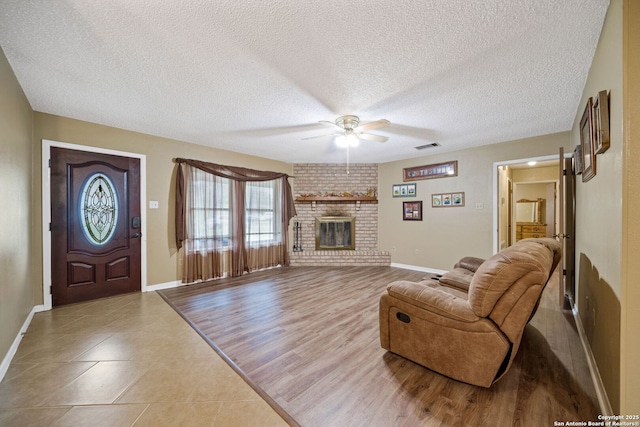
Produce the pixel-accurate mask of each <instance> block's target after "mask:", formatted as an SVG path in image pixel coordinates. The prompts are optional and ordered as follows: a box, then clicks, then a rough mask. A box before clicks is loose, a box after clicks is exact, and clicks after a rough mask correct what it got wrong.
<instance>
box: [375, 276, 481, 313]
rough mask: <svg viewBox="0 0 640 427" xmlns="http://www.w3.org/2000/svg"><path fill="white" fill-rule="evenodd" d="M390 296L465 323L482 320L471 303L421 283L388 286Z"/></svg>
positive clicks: (396, 283) (395, 283) (399, 282)
mask: <svg viewBox="0 0 640 427" xmlns="http://www.w3.org/2000/svg"><path fill="white" fill-rule="evenodd" d="M387 292H388V293H389V295H390V296H392V297H394V298H397V299H399V300H401V301H404V302H406V303H408V304H411V305H414V306H416V307H419V308H421V309H423V310H427V311H430V312H432V313H437V314H440V315H442V316H445V317H448V318H451V319H455V320H461V321H464V322H477V321H478V320H480V319H481V318H480V317H478V316H476V315H475V313H474V312H473V311H472V310H471V306H469V303H468V302H467V301H466V300H465V299H462V298H458V297H456V296H455V295H452V294H450V293H448V292H445V291H443V290H441V289H438V286H436V287H431V286H426V285H424V284H421V283H415V282H408V281H397V282H393V283H390V284H389V285H387Z"/></svg>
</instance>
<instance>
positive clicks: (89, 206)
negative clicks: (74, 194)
mask: <svg viewBox="0 0 640 427" xmlns="http://www.w3.org/2000/svg"><path fill="white" fill-rule="evenodd" d="M80 223H81V224H82V230H83V231H84V234H85V236H86V237H87V239H88V240H89V241H90V242H91V243H93V244H95V245H104V244H105V243H107V242H108V241H109V240H111V238H112V237H113V235H114V234H115V231H116V225H117V223H118V195H117V194H116V190H115V186H114V185H113V181H111V179H109V177H108V176H106V175H105V174H103V173H96V174H93V175H91V176H90V177H89V178H87V181H86V182H85V184H84V187H83V188H82V191H81V192H80Z"/></svg>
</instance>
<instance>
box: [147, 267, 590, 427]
mask: <svg viewBox="0 0 640 427" xmlns="http://www.w3.org/2000/svg"><path fill="white" fill-rule="evenodd" d="M424 276H425V273H421V272H416V271H410V270H404V269H399V268H392V267H355V268H354V267H336V268H329V267H288V268H278V269H272V270H266V271H261V272H255V273H252V274H249V275H245V276H243V277H239V278H231V279H222V280H217V281H213V282H209V283H204V284H198V285H192V286H185V287H180V288H176V289H169V290H164V291H161V292H160V294H161V295H162V296H163V297H164V298H165V300H167V301H168V302H169V303H170V304H171V305H172V306H173V307H174V308H175V309H176V310H177V311H178V312H179V313H180V314H181V315H182V316H183V317H184V318H185V319H187V320H188V321H189V322H191V324H192V326H194V327H195V328H196V329H197V330H199V332H200V333H201V334H202V335H203V336H206V337H207V338H208V339H209V340H210V342H212V343H213V344H214V346H215V347H217V348H218V350H219V351H221V352H222V353H224V355H226V357H228V359H229V361H230V362H231V364H232V365H235V367H236V369H239V370H240V371H241V373H242V375H244V376H245V378H247V380H248V381H249V382H250V383H251V384H252V385H253V386H254V388H255V389H256V390H257V391H258V392H259V393H260V394H261V395H263V397H264V396H265V395H266V396H268V399H267V400H268V401H270V402H271V404H272V405H273V406H274V408H275V409H276V410H277V411H280V412H281V415H282V411H284V412H286V414H285V419H287V420H288V421H289V422H290V423H291V424H294V425H295V424H296V423H297V424H299V425H302V426H309V427H311V426H323V427H324V426H369V427H373V426H423V425H428V426H431V425H445V426H458V425H473V426H485V425H487V426H488V425H492V426H493V425H520V426H541V425H553V424H554V421H587V420H596V419H597V415H598V414H599V413H600V410H599V408H598V404H597V398H596V394H595V390H594V387H593V384H592V382H591V378H590V375H589V371H588V367H587V362H586V358H585V356H584V354H583V351H582V347H581V344H580V341H579V338H578V336H577V333H576V331H575V325H574V322H573V317H572V316H571V314H570V312H566V311H563V310H561V309H560V307H558V304H557V294H558V292H557V287H555V286H554V285H551V284H550V285H549V286H547V288H546V290H545V292H544V294H543V298H542V301H541V305H540V308H539V309H538V312H537V314H536V316H535V317H534V319H533V320H532V321H531V322H530V324H529V325H527V328H526V330H525V335H524V337H523V339H522V344H521V348H520V350H519V352H518V355H517V356H516V358H515V361H514V364H513V366H512V368H511V370H510V371H509V372H508V374H507V375H506V376H505V377H504V378H503V379H502V380H501V381H499V382H498V383H497V384H495V385H494V386H493V387H492V388H491V389H484V388H479V387H475V386H471V385H468V384H464V383H460V382H457V381H455V380H452V379H449V378H446V377H444V376H441V375H439V374H437V373H435V372H432V371H430V370H428V369H426V368H424V367H421V366H419V365H416V364H414V363H412V362H410V361H408V360H405V359H403V358H401V357H399V356H396V355H394V354H392V353H389V352H387V351H385V350H384V349H382V348H381V347H380V344H379V338H378V300H379V297H380V295H381V294H382V293H383V292H384V290H385V288H386V285H387V284H388V283H390V282H392V281H394V280H399V279H404V280H414V281H417V280H420V279H421V278H422V277H424ZM555 282H556V281H555V280H554V281H552V283H554V284H555ZM287 414H288V415H289V416H290V417H287V416H286V415H287ZM294 420H295V421H294Z"/></svg>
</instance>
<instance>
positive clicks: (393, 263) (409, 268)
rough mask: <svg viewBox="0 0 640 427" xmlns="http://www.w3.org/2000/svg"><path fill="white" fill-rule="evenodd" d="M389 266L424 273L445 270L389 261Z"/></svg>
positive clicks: (436, 272)
mask: <svg viewBox="0 0 640 427" xmlns="http://www.w3.org/2000/svg"><path fill="white" fill-rule="evenodd" d="M391 267H396V268H404V269H405V270H414V271H423V272H425V273H433V274H444V273H446V272H447V270H436V269H435V268H428V267H420V266H418V265H409V264H398V263H396V262H392V263H391Z"/></svg>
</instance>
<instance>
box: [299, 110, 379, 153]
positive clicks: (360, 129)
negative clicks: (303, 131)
mask: <svg viewBox="0 0 640 427" xmlns="http://www.w3.org/2000/svg"><path fill="white" fill-rule="evenodd" d="M318 123H322V124H324V125H329V126H335V127H337V128H338V129H339V131H336V132H333V133H329V134H325V135H317V136H311V137H308V138H302V139H303V140H306V139H315V138H324V137H327V136H336V144H337V145H338V146H340V147H355V146H356V145H358V143H359V142H360V140H361V139H364V140H367V141H376V142H387V140H388V139H389V138H387V137H386V136H381V135H375V134H372V133H365V131H368V130H371V129H378V128H382V127H386V126H389V125H390V124H391V123H390V122H389V120H385V119H381V120H376V121H374V122H369V123H363V124H360V118H358V116H352V115H347V116H340V117H338V118H337V119H336V121H335V122H330V121H327V120H322V121H320V122H318Z"/></svg>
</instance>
